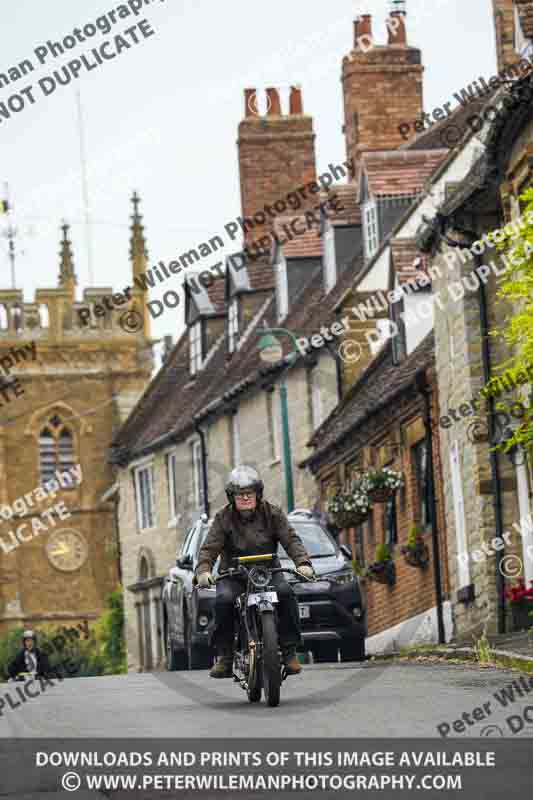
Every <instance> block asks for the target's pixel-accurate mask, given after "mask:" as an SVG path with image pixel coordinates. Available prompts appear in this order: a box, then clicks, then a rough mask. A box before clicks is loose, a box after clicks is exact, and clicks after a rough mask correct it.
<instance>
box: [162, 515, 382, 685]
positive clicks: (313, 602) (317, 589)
mask: <svg viewBox="0 0 533 800" xmlns="http://www.w3.org/2000/svg"><path fill="white" fill-rule="evenodd" d="M288 519H289V521H290V524H291V525H292V526H293V528H294V529H295V531H296V533H297V534H298V535H299V536H300V538H301V539H302V542H303V543H304V545H305V547H306V549H307V552H308V553H309V555H310V557H311V561H312V563H313V567H314V570H315V573H316V575H317V578H318V580H317V581H316V582H313V583H299V582H296V581H294V583H293V590H294V593H295V595H296V599H297V601H298V607H299V610H300V622H301V627H302V638H303V641H304V648H303V649H304V650H311V651H312V653H313V656H314V660H315V661H337V656H338V651H339V650H340V655H341V659H342V660H343V661H362V660H363V659H364V658H365V633H366V631H365V625H364V617H365V614H364V608H363V601H362V597H361V591H360V587H359V582H358V580H357V576H356V575H355V573H354V571H353V567H352V563H351V554H350V552H349V550H348V548H346V547H345V546H344V545H341V546H340V547H339V546H338V545H337V544H336V542H335V540H334V539H333V538H332V537H331V536H330V534H329V533H328V532H327V531H326V530H325V529H324V528H323V527H322V526H321V524H320V522H319V521H318V519H317V517H316V516H315V515H314V514H313V513H312V512H310V511H307V510H306V509H298V510H296V511H293V512H292V513H290V514H289V515H288ZM210 525H211V520H209V521H208V520H207V517H205V515H204V516H203V517H202V518H201V519H200V520H198V522H196V523H195V524H194V525H193V526H192V528H191V529H190V531H189V532H188V534H187V536H186V538H185V541H184V543H183V547H182V549H181V551H180V553H179V555H178V559H177V561H176V566H175V567H172V569H171V570H170V572H169V575H168V577H167V579H166V582H165V585H164V588H163V597H162V600H163V615H164V626H165V641H166V648H167V667H168V669H170V670H175V669H198V668H205V667H207V666H209V663H210V662H211V661H212V657H213V653H211V652H210V649H209V646H208V630H210V629H211V627H212V625H213V623H214V612H215V596H216V590H215V589H214V588H210V589H198V588H195V589H194V591H193V586H192V578H193V574H194V570H195V569H196V565H197V563H198V553H199V551H200V547H201V546H202V544H203V542H204V541H205V538H206V536H207V532H208V530H209V527H210ZM278 555H279V557H280V559H281V563H282V566H284V567H293V568H294V564H293V563H292V561H291V560H290V559H289V557H288V555H287V553H286V552H285V550H284V549H283V547H281V545H280V547H279V551H278ZM217 566H218V563H217V564H216V565H215V568H214V572H215V573H216V570H217ZM286 577H287V579H288V580H289V582H290V581H291V576H290V575H287V576H286Z"/></svg>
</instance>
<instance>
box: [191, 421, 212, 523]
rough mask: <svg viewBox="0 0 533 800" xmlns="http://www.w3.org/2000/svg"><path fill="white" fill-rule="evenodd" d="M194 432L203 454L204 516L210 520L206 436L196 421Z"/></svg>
mask: <svg viewBox="0 0 533 800" xmlns="http://www.w3.org/2000/svg"><path fill="white" fill-rule="evenodd" d="M194 430H195V431H196V433H197V434H198V436H199V437H200V451H201V453H202V481H203V484H204V514H206V515H207V519H209V484H208V479H207V448H206V446H205V434H204V432H203V430H202V429H201V427H200V423H199V422H198V421H197V420H196V419H195V420H194Z"/></svg>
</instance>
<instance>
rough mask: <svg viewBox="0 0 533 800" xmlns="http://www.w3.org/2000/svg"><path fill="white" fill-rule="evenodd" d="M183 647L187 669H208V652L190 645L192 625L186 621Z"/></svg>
mask: <svg viewBox="0 0 533 800" xmlns="http://www.w3.org/2000/svg"><path fill="white" fill-rule="evenodd" d="M185 647H186V650H187V666H188V668H189V669H208V668H209V666H210V658H209V650H208V648H206V647H198V646H195V645H193V644H192V623H191V622H190V620H187V621H186V627H185Z"/></svg>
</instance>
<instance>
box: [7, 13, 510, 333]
mask: <svg viewBox="0 0 533 800" xmlns="http://www.w3.org/2000/svg"><path fill="white" fill-rule="evenodd" d="M126 1H127V0H126ZM4 4H5V5H7V2H6V0H4ZM119 5H120V3H119V2H102V0H92V2H91V3H87V2H86V1H84V0H47V2H46V3H44V2H42V0H17V3H10V4H9V12H8V13H7V14H6V13H5V12H4V14H3V15H2V26H1V29H0V43H1V46H0V73H7V71H8V69H9V68H10V67H12V66H15V65H16V64H19V63H20V62H21V61H22V60H23V59H26V58H29V59H31V61H32V63H33V64H34V65H36V67H37V68H36V70H35V71H34V72H32V73H30V74H29V75H28V76H27V77H25V78H22V79H20V80H18V81H15V82H13V83H11V84H10V85H9V86H6V87H4V88H1V89H0V102H6V101H7V100H8V98H9V97H10V96H11V95H12V94H14V93H19V92H20V89H22V88H24V87H25V86H28V85H30V84H32V85H33V86H34V87H36V85H37V82H38V80H39V79H41V78H42V77H43V76H46V75H50V74H52V72H53V71H54V70H55V69H58V68H60V67H61V66H62V65H63V64H65V63H66V62H67V61H68V60H71V59H73V58H76V57H79V55H81V54H86V53H88V52H90V50H91V48H92V47H95V46H96V45H100V44H101V43H102V42H103V41H104V40H105V39H112V38H113V36H114V35H115V34H117V33H122V31H123V30H124V29H126V28H128V27H130V26H131V25H133V24H135V23H136V22H137V23H138V22H139V21H140V20H142V19H144V18H145V19H147V20H148V22H149V25H150V26H151V28H153V30H154V31H155V35H153V36H151V37H149V38H147V39H144V38H143V37H142V34H141V33H140V32H139V34H138V36H139V44H137V45H132V47H131V48H130V49H129V50H124V51H123V52H122V53H121V54H120V55H119V56H117V58H115V59H113V60H109V61H104V63H103V64H102V65H101V66H98V68H95V69H93V70H92V71H90V72H88V71H86V70H85V69H82V71H81V73H80V77H79V78H78V80H76V81H75V82H72V83H71V84H70V85H68V86H59V87H58V88H57V90H56V91H55V92H54V93H53V94H51V95H50V96H49V97H44V96H43V94H42V92H41V91H40V90H39V89H38V87H37V88H36V89H35V91H34V96H35V99H36V102H35V103H34V104H33V105H31V104H30V103H29V102H28V103H27V107H25V108H24V109H23V110H22V111H21V112H20V113H18V114H15V113H14V114H13V115H12V118H11V119H9V120H2V119H1V117H0V120H1V121H0V181H2V182H4V181H8V182H9V186H10V193H11V199H12V201H13V202H14V205H15V210H17V208H19V209H20V213H18V214H17V222H18V225H19V230H20V235H19V239H18V244H17V248H18V257H17V286H18V287H19V288H23V289H24V293H25V299H26V300H32V299H33V293H34V290H35V288H37V287H45V286H55V285H57V274H58V255H57V254H58V249H59V238H60V233H59V224H60V222H61V220H62V218H66V219H67V221H68V222H70V224H71V226H72V228H71V238H72V241H73V249H74V257H75V265H76V269H77V274H78V293H79V296H81V290H82V288H83V287H85V286H87V285H88V283H89V272H88V257H87V247H86V241H85V229H84V225H83V218H84V212H83V204H82V192H81V184H80V147H79V130H78V123H77V105H76V90H80V92H81V102H82V108H83V115H84V120H85V139H86V155H87V163H88V168H89V175H90V177H89V194H90V206H91V216H92V220H93V223H92V237H91V239H92V249H93V264H94V266H93V269H94V283H95V285H96V286H113V288H114V290H115V291H120V290H122V289H123V288H124V287H125V286H127V285H129V284H130V283H131V272H130V263H129V260H128V246H129V230H128V225H129V224H130V222H129V215H130V213H131V206H130V202H129V198H130V196H131V193H132V190H133V189H134V188H135V189H137V191H138V192H139V193H140V195H141V198H142V201H143V202H142V212H143V214H144V223H145V226H146V236H147V241H148V249H149V254H150V263H157V262H158V261H159V260H161V259H162V260H164V261H169V260H172V259H173V258H175V257H176V256H178V255H179V254H181V253H183V252H184V251H186V250H189V249H190V248H191V247H194V246H195V245H198V244H199V243H200V242H201V241H203V240H205V239H207V238H209V237H211V236H214V235H215V234H217V233H220V232H221V231H222V230H223V227H224V225H225V223H226V222H228V221H229V220H231V219H234V218H235V217H236V216H237V215H238V214H239V213H240V192H239V176H238V165H237V147H236V138H237V126H238V124H239V122H240V120H241V119H242V117H243V106H244V102H243V89H244V87H245V86H254V87H257V88H264V87H266V86H275V85H282V86H289V85H290V84H291V83H300V84H301V85H302V88H303V101H304V110H305V111H306V113H309V114H312V115H313V117H314V127H315V133H316V134H317V139H316V153H317V164H318V169H319V170H322V171H323V170H324V169H327V165H328V164H329V162H331V161H334V162H342V161H343V160H344V157H345V148H344V139H343V136H342V133H341V126H342V121H343V120H342V108H343V105H342V94H341V84H340V68H341V61H342V58H343V56H344V55H346V54H347V53H348V52H349V50H350V49H351V46H352V36H353V33H352V30H353V25H352V23H353V19H354V17H355V16H356V15H357V13H358V12H360V11H362V12H367V13H372V14H373V17H374V31H375V33H376V35H377V38H378V41H379V43H385V41H386V31H385V24H384V22H385V17H386V10H387V9H388V8H389V7H390V6H389V2H388V0H358V1H355V0H354V1H352V0H335V2H334V3H331V2H330V3H310V2H308V0H305V2H304V0H291V2H287V0H269V2H268V3H258V2H249V1H248V2H245V1H244V0H230V2H226V3H214V2H208V1H207V0H152V2H151V4H148V5H145V6H144V7H143V10H142V11H141V13H140V15H139V16H137V17H133V16H130V17H128V18H127V19H126V18H124V19H122V20H119V21H118V24H116V25H114V26H113V28H112V30H111V32H110V33H108V34H103V33H98V34H97V35H96V36H94V37H93V38H91V39H89V40H87V41H86V42H85V43H79V44H77V46H76V47H75V48H74V49H72V50H71V51H67V53H66V54H65V56H63V57H59V58H52V57H51V56H50V57H48V58H47V60H46V61H45V63H44V64H43V65H42V66H40V65H39V64H38V60H37V58H36V57H35V54H34V50H35V48H37V47H39V46H41V45H45V44H46V42H47V40H53V41H57V40H60V41H61V40H62V39H64V37H65V36H66V35H67V34H70V33H71V32H72V30H73V29H74V28H76V27H81V28H83V26H84V25H85V24H87V23H94V22H95V20H96V19H97V18H98V17H99V16H101V15H103V14H106V13H107V12H109V11H111V10H113V9H117V8H118V6H119ZM407 8H408V20H407V31H408V43H409V44H410V45H414V46H417V47H420V48H421V49H422V54H423V64H424V65H425V68H426V69H425V77H424V81H425V83H424V106H425V110H426V111H431V110H433V108H435V107H436V106H440V105H442V103H444V102H446V101H448V100H453V93H454V92H455V91H457V90H458V89H460V88H462V87H463V86H465V85H466V84H468V83H470V82H471V81H472V80H475V79H476V78H478V76H480V75H481V76H483V77H486V76H490V75H493V74H494V73H495V72H496V71H497V70H496V57H495V42H494V31H493V21H492V3H491V1H490V0H468V2H465V0H407ZM89 9H90V10H89ZM128 41H131V40H130V39H128ZM92 61H93V62H94V57H93V58H92ZM455 105H456V102H455V101H454V102H453V107H455ZM0 188H3V185H2V184H0ZM2 194H3V192H1V193H0V196H1V195H2ZM1 219H2V218H1V217H0V220H1ZM0 264H1V268H0V270H1V271H0V285H1V287H2V288H9V287H10V285H11V284H10V276H9V262H8V259H7V246H6V242H5V240H4V239H2V240H0ZM206 265H207V262H206ZM172 281H175V282H176V285H177V283H178V277H175V278H173V279H172ZM172 281H168V282H167V283H165V284H164V286H163V287H161V290H159V291H156V290H154V291H152V293H151V297H152V298H156V297H158V296H159V295H160V294H161V293H162V291H165V290H166V289H167V288H172V286H173V283H172ZM180 319H181V316H180V315H178V314H177V312H176V311H171V310H166V311H165V313H164V314H163V315H162V316H161V318H160V319H159V320H157V321H154V322H153V323H152V330H153V333H154V335H156V336H162V335H163V334H169V333H170V334H172V335H173V336H174V337H176V335H177V334H178V332H179V327H180Z"/></svg>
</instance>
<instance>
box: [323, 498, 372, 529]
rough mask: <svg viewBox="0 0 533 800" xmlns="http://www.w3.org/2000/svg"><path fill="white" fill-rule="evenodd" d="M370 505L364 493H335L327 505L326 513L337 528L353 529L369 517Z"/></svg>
mask: <svg viewBox="0 0 533 800" xmlns="http://www.w3.org/2000/svg"><path fill="white" fill-rule="evenodd" d="M371 508H372V503H371V502H370V499H369V497H368V495H367V494H366V492H363V491H361V490H360V489H354V490H353V491H351V492H337V493H336V494H335V495H334V496H333V497H332V498H331V499H330V501H329V503H328V512H329V513H330V514H331V515H332V517H333V519H334V520H335V525H337V527H338V528H353V527H355V526H356V525H360V524H361V522H363V521H364V520H365V519H366V518H367V517H368V515H369V513H370V509H371Z"/></svg>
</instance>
